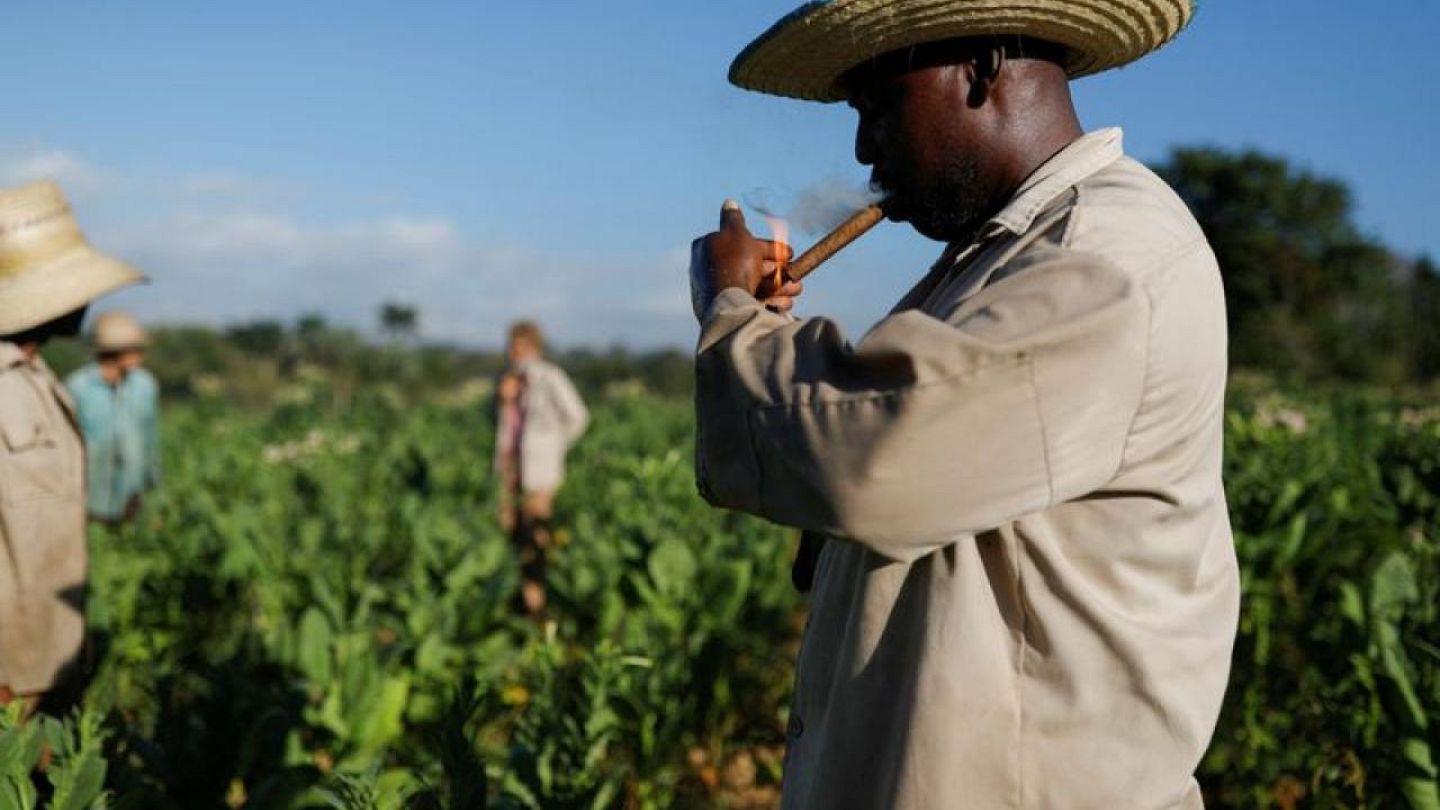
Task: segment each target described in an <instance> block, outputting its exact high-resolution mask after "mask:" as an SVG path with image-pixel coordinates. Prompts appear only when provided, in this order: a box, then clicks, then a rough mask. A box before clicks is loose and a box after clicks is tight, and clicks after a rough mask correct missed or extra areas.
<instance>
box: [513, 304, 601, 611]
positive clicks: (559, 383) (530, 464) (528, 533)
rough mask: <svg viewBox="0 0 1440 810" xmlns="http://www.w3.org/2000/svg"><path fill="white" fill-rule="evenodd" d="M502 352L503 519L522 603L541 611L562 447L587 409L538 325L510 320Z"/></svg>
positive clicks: (581, 429) (581, 426)
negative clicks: (548, 355) (549, 356)
mask: <svg viewBox="0 0 1440 810" xmlns="http://www.w3.org/2000/svg"><path fill="white" fill-rule="evenodd" d="M506 354H507V356H508V358H509V361H510V363H509V367H508V368H506V370H505V372H504V373H503V374H502V375H501V377H500V381H499V383H498V384H497V385H496V398H495V399H496V408H495V411H496V425H495V439H496V440H495V469H496V472H497V473H498V474H499V476H500V480H501V483H502V486H501V494H500V522H501V525H502V526H503V527H504V528H505V530H506V531H507V532H509V533H510V536H511V539H512V541H513V542H514V544H515V547H516V551H517V552H518V554H519V556H520V602H521V606H522V607H523V608H524V610H525V612H527V613H529V614H530V615H532V616H538V615H540V614H541V613H543V612H544V610H545V602H546V596H545V570H546V558H545V555H546V551H547V549H548V548H549V546H550V520H551V517H552V516H553V514H554V506H555V492H556V490H558V489H559V488H560V484H561V482H562V481H563V480H564V478H565V454H566V452H567V451H569V449H570V447H571V446H572V445H574V444H575V442H577V441H579V439H580V436H581V435H583V434H584V433H585V427H586V425H587V424H589V421H590V413H589V411H587V410H586V409H585V403H584V401H582V400H581V399H580V394H579V393H577V392H576V391H575V386H574V385H572V384H571V382H570V378H569V377H567V376H566V375H565V372H564V371H563V370H561V369H560V367H559V366H557V365H555V364H554V363H551V362H549V361H547V360H546V359H545V341H544V336H543V335H542V334H541V332H540V327H538V326H536V325H535V324H534V323H531V322H530V321H520V322H518V323H515V324H514V325H512V326H511V327H510V335H509V345H508V346H507V348H506Z"/></svg>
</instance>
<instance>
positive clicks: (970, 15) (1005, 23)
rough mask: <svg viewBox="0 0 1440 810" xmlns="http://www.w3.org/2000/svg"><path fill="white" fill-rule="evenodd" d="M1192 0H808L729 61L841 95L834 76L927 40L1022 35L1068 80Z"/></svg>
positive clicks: (1153, 35)
mask: <svg viewBox="0 0 1440 810" xmlns="http://www.w3.org/2000/svg"><path fill="white" fill-rule="evenodd" d="M1194 12H1195V4H1194V0H813V1H812V2H808V3H805V4H804V5H802V6H800V7H799V8H798V9H796V10H795V11H793V12H791V13H790V14H787V15H785V16H784V17H782V18H781V19H780V21H779V22H777V23H775V24H774V25H773V26H771V27H770V29H769V30H768V31H766V32H765V33H763V34H761V35H760V36H759V37H758V38H757V39H755V40H754V41H753V42H751V43H750V44H749V45H748V46H746V47H745V49H744V50H743V51H741V52H740V55H739V56H737V57H736V58H735V61H734V63H733V64H732V65H731V66H730V81H731V82H733V83H734V84H736V85H739V86H740V87H743V88H746V89H748V90H758V91H760V92H763V93H773V94H775V95H780V96H789V97H792V98H800V99H809V100H813V101H830V102H833V101H843V100H844V99H845V90H844V88H843V87H842V86H841V84H840V79H841V77H842V75H843V74H844V73H845V72H846V71H848V70H850V69H851V68H854V67H855V66H856V65H859V64H862V63H864V62H865V61H867V60H869V59H873V58H875V57H878V56H881V55H883V54H885V53H889V52H891V51H899V50H902V49H904V48H909V47H912V46H915V45H921V44H925V43H927V42H938V41H941V40H946V39H956V38H965V37H996V36H1023V37H1030V38H1032V39H1038V40H1043V41H1045V42H1049V43H1051V44H1053V45H1057V46H1060V47H1062V48H1064V49H1065V53H1066V58H1065V65H1064V66H1065V71H1066V73H1068V74H1069V75H1070V77H1071V78H1078V77H1080V76H1087V75H1090V74H1092V73H1099V72H1101V71H1103V70H1109V69H1110V68H1114V67H1119V66H1121V65H1124V64H1127V63H1129V62H1133V61H1135V60H1136V59H1139V58H1141V57H1143V56H1145V55H1146V54H1148V53H1150V52H1151V51H1154V50H1156V49H1158V48H1160V47H1162V46H1163V45H1165V44H1166V43H1168V42H1169V41H1170V40H1172V39H1174V38H1175V36H1176V35H1178V34H1179V33H1180V31H1181V30H1182V29H1184V28H1185V26H1186V25H1188V24H1189V22H1190V19H1191V17H1192V16H1193V15H1194Z"/></svg>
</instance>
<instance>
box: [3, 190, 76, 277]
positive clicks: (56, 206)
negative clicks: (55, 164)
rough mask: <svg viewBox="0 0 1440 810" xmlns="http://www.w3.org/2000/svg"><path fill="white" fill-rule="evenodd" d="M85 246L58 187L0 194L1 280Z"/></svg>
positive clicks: (4, 191) (8, 191) (5, 191)
mask: <svg viewBox="0 0 1440 810" xmlns="http://www.w3.org/2000/svg"><path fill="white" fill-rule="evenodd" d="M85 246H86V243H85V237H84V236H83V235H82V234H81V233H80V228H79V226H78V225H76V224H75V217H74V215H73V214H72V213H71V211H70V203H69V201H67V200H66V199H65V193H64V192H63V191H61V190H60V187H59V186H58V185H56V184H55V183H53V182H51V181H49V180H42V181H39V182H36V183H30V184H29V185H25V186H20V187H19V188H13V189H4V190H0V279H3V278H6V277H9V276H16V275H19V274H20V273H23V272H25V271H27V270H29V269H32V268H34V267H36V266H39V265H43V264H46V263H48V262H51V261H54V260H56V259H58V258H60V257H61V256H64V255H65V254H67V253H69V252H71V251H73V250H76V249H77V248H83V247H85Z"/></svg>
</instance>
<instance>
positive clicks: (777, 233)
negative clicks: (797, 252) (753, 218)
mask: <svg viewBox="0 0 1440 810" xmlns="http://www.w3.org/2000/svg"><path fill="white" fill-rule="evenodd" d="M761 216H763V217H765V224H767V225H769V226H770V240H771V242H772V243H773V244H774V246H775V249H774V253H773V254H772V255H771V256H770V260H771V261H773V262H775V275H773V276H771V278H770V283H771V285H772V286H774V288H775V289H776V290H778V289H780V287H781V285H782V284H783V283H784V281H785V279H784V275H785V248H784V245H787V244H789V243H790V223H789V222H786V221H785V220H784V219H781V218H780V217H777V216H774V215H773V214H768V213H764V212H761Z"/></svg>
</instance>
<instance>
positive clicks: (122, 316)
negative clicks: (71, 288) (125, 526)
mask: <svg viewBox="0 0 1440 810" xmlns="http://www.w3.org/2000/svg"><path fill="white" fill-rule="evenodd" d="M91 343H92V346H93V348H94V351H95V360H94V362H92V363H90V364H88V365H86V366H84V367H82V368H80V369H77V370H76V371H75V372H73V373H72V374H71V375H70V376H69V377H67V378H66V379H65V387H66V388H67V389H69V391H70V395H71V396H72V397H73V398H74V400H75V408H76V414H77V416H78V418H79V422H80V432H81V433H82V434H83V435H84V437H85V449H86V461H87V465H86V483H87V488H88V493H89V494H88V497H87V505H88V510H89V513H90V518H91V519H92V520H96V521H100V522H102V523H109V524H115V523H120V522H123V521H126V520H129V519H130V518H132V517H134V515H135V513H136V512H137V511H138V510H139V509H140V504H141V499H142V498H143V496H144V494H145V492H146V491H147V490H149V489H151V488H153V487H154V486H156V485H157V484H158V483H159V481H160V396H159V393H160V389H159V386H158V385H156V383H155V378H154V377H153V376H152V375H151V374H150V372H149V371H147V370H146V369H145V368H144V367H143V365H142V364H143V363H144V362H145V349H146V348H147V347H148V346H149V345H150V337H149V335H147V334H146V333H145V330H144V328H142V327H141V326H140V323H139V322H138V321H136V320H135V318H134V317H133V316H131V315H130V314H129V313H125V312H118V311H115V312H106V313H104V314H102V315H100V316H98V317H97V318H95V325H94V327H93V329H92V330H91Z"/></svg>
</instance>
